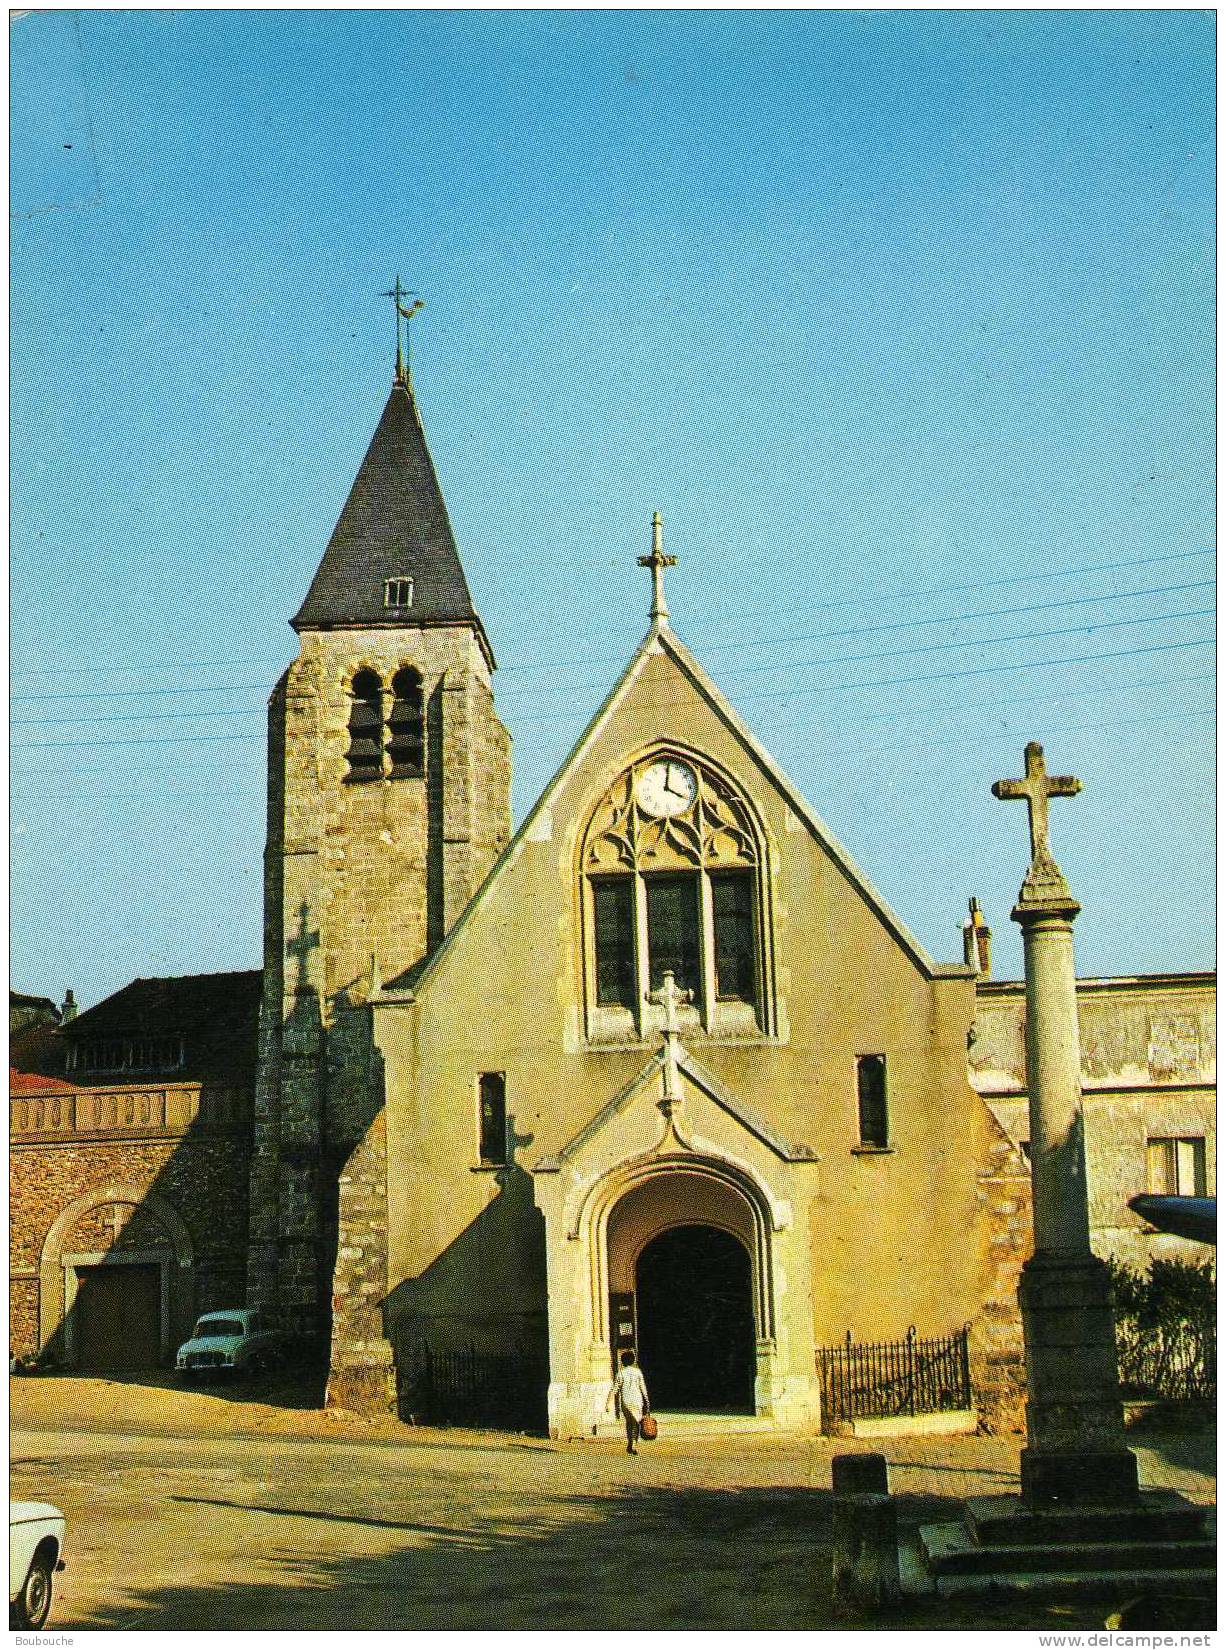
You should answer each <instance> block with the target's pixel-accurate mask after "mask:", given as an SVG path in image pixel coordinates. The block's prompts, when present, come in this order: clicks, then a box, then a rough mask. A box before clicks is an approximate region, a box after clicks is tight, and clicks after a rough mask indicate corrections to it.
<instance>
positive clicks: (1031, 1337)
mask: <svg viewBox="0 0 1226 1650" xmlns="http://www.w3.org/2000/svg"><path fill="white" fill-rule="evenodd" d="M1080 789H1081V781H1080V780H1079V779H1074V778H1073V777H1072V775H1070V774H1064V775H1059V776H1057V775H1052V774H1049V773H1048V772H1047V769H1046V766H1045V764H1044V761H1043V747H1042V745H1040V744H1038V743H1037V742H1036V741H1033V740H1032V741H1031V743H1030V744H1029V745H1027V746H1026V773H1025V777H1024V778H1022V779H998V780H997V782H996V783H995V784H994V785H993V786H992V794H993V795H994V796H996V797H998V798H999V799H1000V800H1001V801H1004V802H1014V801H1024V802H1025V803H1026V805H1027V807H1028V808H1029V810H1030V867H1029V869H1028V870H1027V872H1026V876H1025V880H1024V881H1023V883H1022V887H1021V892H1020V893H1019V894H1018V897H1017V904H1016V905H1015V906H1014V909H1013V920H1014V922H1016V923H1017V924H1018V926H1019V927H1020V928H1021V930H1022V947H1023V952H1024V956H1025V964H1026V1090H1027V1094H1028V1096H1029V1106H1030V1182H1031V1188H1032V1191H1033V1197H1034V1253H1033V1254H1032V1255H1031V1256H1030V1258H1029V1259H1028V1260H1027V1262H1026V1264H1025V1265H1024V1266H1023V1268H1022V1276H1021V1281H1020V1283H1019V1285H1018V1301H1019V1304H1020V1306H1021V1312H1022V1333H1023V1338H1024V1343H1025V1353H1026V1390H1027V1404H1026V1448H1025V1449H1024V1450H1023V1451H1022V1459H1021V1477H1022V1498H1023V1500H1024V1501H1025V1503H1026V1504H1027V1506H1028V1507H1029V1508H1030V1509H1031V1510H1032V1511H1049V1510H1051V1509H1052V1508H1056V1507H1067V1506H1077V1505H1094V1506H1120V1505H1131V1504H1132V1503H1134V1502H1135V1500H1136V1496H1137V1464H1136V1458H1135V1457H1134V1456H1133V1455H1132V1454H1131V1453H1130V1452H1129V1451H1128V1450H1127V1449H1126V1448H1125V1445H1124V1420H1123V1408H1122V1406H1121V1403H1120V1393H1119V1377H1118V1372H1117V1365H1116V1350H1115V1321H1114V1315H1113V1312H1112V1305H1111V1280H1110V1275H1109V1274H1108V1272H1107V1270H1106V1268H1105V1266H1104V1265H1103V1263H1102V1261H1100V1260H1099V1259H1098V1258H1097V1257H1096V1256H1095V1255H1094V1254H1093V1252H1092V1251H1091V1248H1090V1212H1089V1199H1088V1195H1087V1187H1086V1162H1085V1138H1084V1126H1085V1125H1084V1119H1083V1115H1082V1105H1081V1038H1080V1035H1079V1030H1078V1023H1077V970H1076V965H1075V962H1074V957H1073V919H1074V918H1075V917H1076V916H1077V913H1078V911H1079V910H1080V907H1079V906H1078V904H1077V902H1076V901H1075V900H1074V898H1073V896H1072V894H1071V892H1070V890H1069V886H1068V883H1067V882H1066V881H1065V880H1064V874H1063V872H1062V871H1061V870H1060V867H1059V866H1058V865H1057V864H1056V861H1055V860H1054V859H1053V857H1052V852H1051V843H1050V841H1049V838H1048V820H1047V809H1048V802H1049V800H1050V798H1051V797H1053V796H1075V795H1076V794H1077V792H1078V791H1079V790H1080Z"/></svg>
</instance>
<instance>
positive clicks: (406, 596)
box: [383, 579, 413, 607]
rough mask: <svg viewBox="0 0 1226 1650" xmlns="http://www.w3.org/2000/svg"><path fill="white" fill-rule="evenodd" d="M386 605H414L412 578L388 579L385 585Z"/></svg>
mask: <svg viewBox="0 0 1226 1650" xmlns="http://www.w3.org/2000/svg"><path fill="white" fill-rule="evenodd" d="M383 605H384V607H412V605H413V581H412V579H387V580H385V581H384V585H383Z"/></svg>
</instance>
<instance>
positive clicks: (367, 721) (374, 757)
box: [345, 670, 383, 779]
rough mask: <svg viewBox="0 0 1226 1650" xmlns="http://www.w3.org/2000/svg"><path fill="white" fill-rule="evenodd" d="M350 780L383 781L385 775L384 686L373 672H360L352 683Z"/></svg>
mask: <svg viewBox="0 0 1226 1650" xmlns="http://www.w3.org/2000/svg"><path fill="white" fill-rule="evenodd" d="M349 693H350V697H351V699H352V704H351V705H350V708H349V749H348V751H347V752H346V753H345V754H346V757H347V759H348V762H349V775H348V777H349V778H350V779H379V778H380V777H381V776H382V773H383V683H382V682H381V681H380V680H379V677H378V675H377V674H376V672H375V671H373V670H359V671H358V673H357V675H356V676H355V677H354V678H353V681H352V682H351V683H350V684H349Z"/></svg>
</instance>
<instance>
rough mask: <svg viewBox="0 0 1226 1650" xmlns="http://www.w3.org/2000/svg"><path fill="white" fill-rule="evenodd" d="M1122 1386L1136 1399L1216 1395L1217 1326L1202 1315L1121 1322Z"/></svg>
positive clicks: (1117, 1331)
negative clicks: (1145, 1323)
mask: <svg viewBox="0 0 1226 1650" xmlns="http://www.w3.org/2000/svg"><path fill="white" fill-rule="evenodd" d="M1115 1344H1116V1351H1117V1353H1118V1355H1119V1366H1120V1386H1121V1387H1122V1388H1123V1390H1124V1393H1125V1394H1126V1395H1127V1396H1129V1397H1134V1398H1199V1399H1208V1400H1209V1401H1210V1402H1213V1401H1215V1400H1216V1398H1217V1325H1216V1323H1214V1322H1212V1321H1205V1320H1203V1319H1200V1320H1197V1319H1185V1320H1184V1321H1183V1322H1181V1323H1167V1324H1156V1325H1153V1326H1147V1327H1145V1328H1142V1326H1141V1325H1140V1324H1139V1323H1138V1322H1137V1320H1136V1319H1135V1318H1122V1319H1118V1320H1117V1321H1116V1325H1115Z"/></svg>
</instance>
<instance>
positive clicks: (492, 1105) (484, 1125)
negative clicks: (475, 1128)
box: [478, 1071, 507, 1163]
mask: <svg viewBox="0 0 1226 1650" xmlns="http://www.w3.org/2000/svg"><path fill="white" fill-rule="evenodd" d="M478 1089H479V1095H480V1104H481V1161H482V1162H483V1163H505V1162H506V1160H507V1080H506V1075H505V1073H503V1072H501V1071H483V1072H482V1073H481V1077H480V1079H479V1083H478Z"/></svg>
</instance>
